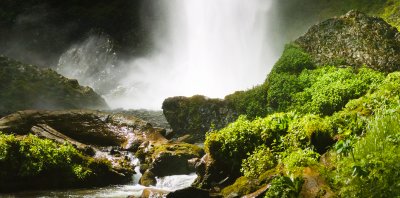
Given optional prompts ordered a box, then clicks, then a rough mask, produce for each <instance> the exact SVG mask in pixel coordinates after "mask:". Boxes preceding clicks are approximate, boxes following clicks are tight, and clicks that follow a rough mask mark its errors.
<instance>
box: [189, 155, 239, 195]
mask: <svg viewBox="0 0 400 198" xmlns="http://www.w3.org/2000/svg"><path fill="white" fill-rule="evenodd" d="M195 169H196V174H197V178H196V180H195V181H194V183H193V186H195V187H198V188H201V189H212V188H214V187H218V186H221V185H224V186H226V184H227V183H230V182H232V181H231V180H232V178H231V177H230V176H229V170H226V171H224V170H222V169H221V166H219V165H218V164H216V162H215V160H213V159H212V158H211V157H210V156H209V155H208V154H206V155H204V156H203V157H202V158H201V160H200V161H198V162H197V163H196V165H195Z"/></svg>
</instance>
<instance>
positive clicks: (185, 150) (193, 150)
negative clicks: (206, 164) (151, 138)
mask: <svg viewBox="0 0 400 198" xmlns="http://www.w3.org/2000/svg"><path fill="white" fill-rule="evenodd" d="M160 153H173V154H174V155H182V154H185V155H193V156H201V155H202V154H203V149H201V148H200V147H199V146H196V145H194V144H187V143H179V144H159V145H156V146H155V147H154V148H153V154H152V155H153V158H155V157H156V156H158V155H159V154H160Z"/></svg>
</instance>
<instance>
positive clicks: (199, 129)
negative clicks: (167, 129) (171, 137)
mask: <svg viewBox="0 0 400 198" xmlns="http://www.w3.org/2000/svg"><path fill="white" fill-rule="evenodd" d="M162 109H163V112H164V115H165V117H166V119H167V121H168V123H169V124H170V126H171V128H172V130H173V131H174V132H175V133H176V134H175V135H176V136H183V135H186V134H190V135H192V136H194V138H196V139H200V140H202V139H204V137H205V133H206V132H207V131H209V130H210V128H211V126H213V127H214V128H215V129H220V128H222V127H224V126H226V125H227V124H228V123H230V122H232V121H234V120H235V119H236V118H237V115H236V113H235V112H234V111H233V110H232V109H230V108H228V104H227V102H226V101H224V100H220V99H209V98H206V97H205V96H200V95H196V96H193V97H173V98H167V99H166V100H165V101H164V102H163V105H162Z"/></svg>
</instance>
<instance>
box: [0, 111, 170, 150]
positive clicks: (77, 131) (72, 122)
mask: <svg viewBox="0 0 400 198" xmlns="http://www.w3.org/2000/svg"><path fill="white" fill-rule="evenodd" d="M43 127H44V128H48V129H49V128H51V129H54V130H55V131H57V132H59V133H61V134H64V135H66V136H68V137H70V138H72V139H74V140H77V141H79V142H82V143H84V144H90V145H95V146H119V147H121V148H123V149H126V150H129V149H133V150H134V149H135V148H134V147H135V145H138V144H139V145H140V144H141V143H142V142H145V141H149V140H154V141H158V140H163V141H166V140H165V138H163V136H162V135H161V133H160V132H161V131H162V130H163V129H160V128H154V127H152V126H151V124H149V123H148V122H146V121H143V120H141V119H138V118H136V117H134V116H129V115H123V114H108V113H104V112H100V111H91V110H61V111H35V110H27V111H19V112H16V113H14V114H11V115H8V116H5V117H3V118H1V119H0V131H3V132H6V133H16V134H19V135H25V134H28V133H29V132H31V131H37V130H38V129H40V128H41V129H43ZM62 139H63V138H62ZM137 147H138V146H136V149H137Z"/></svg>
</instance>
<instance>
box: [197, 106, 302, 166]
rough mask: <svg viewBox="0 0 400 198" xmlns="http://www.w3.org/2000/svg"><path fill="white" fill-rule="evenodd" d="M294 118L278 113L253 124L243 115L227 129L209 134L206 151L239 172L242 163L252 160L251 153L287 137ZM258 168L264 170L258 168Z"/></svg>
mask: <svg viewBox="0 0 400 198" xmlns="http://www.w3.org/2000/svg"><path fill="white" fill-rule="evenodd" d="M294 116H295V115H294V114H293V113H276V114H272V115H270V116H267V117H266V118H257V119H255V120H253V121H250V120H248V119H247V118H246V117H245V116H241V117H239V119H238V120H237V121H236V122H234V123H232V124H230V125H228V126H227V127H226V128H224V129H222V130H220V131H213V132H211V133H208V134H207V136H206V141H205V149H206V150H207V151H206V152H208V153H210V155H211V156H212V157H213V158H214V159H218V161H221V162H223V163H224V164H225V165H226V166H227V167H230V168H231V170H232V171H234V172H239V170H240V168H241V163H242V160H244V159H246V158H247V157H248V155H247V154H248V153H252V152H253V151H254V150H255V149H256V148H257V147H258V146H260V145H263V144H265V145H272V143H274V142H276V141H277V140H278V138H279V137H281V136H283V135H285V133H286V132H287V129H288V127H289V123H290V122H291V120H292V119H293V117H294ZM249 160H252V159H249ZM249 168H251V167H249ZM258 169H260V168H254V170H258ZM261 169H262V168H261Z"/></svg>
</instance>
